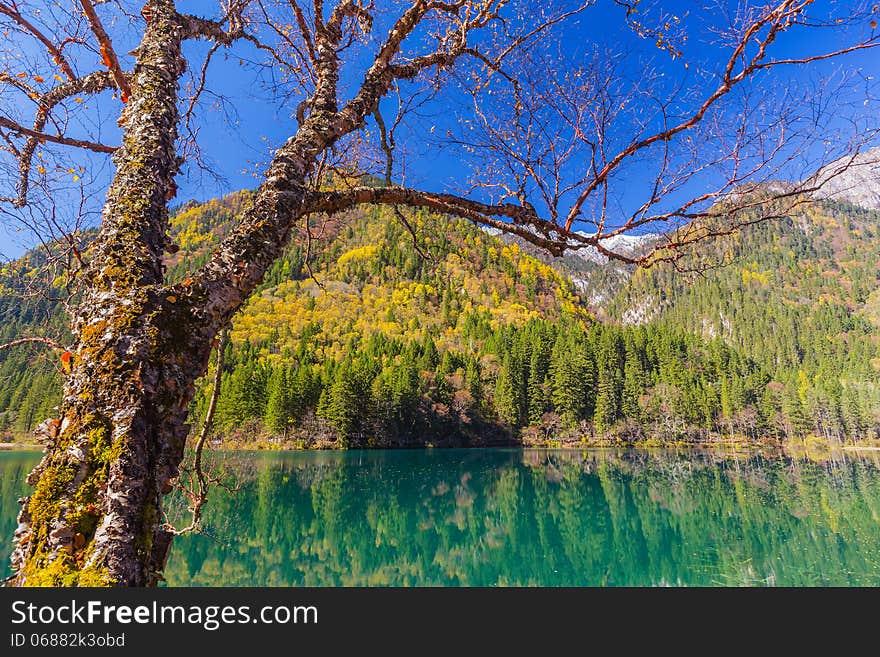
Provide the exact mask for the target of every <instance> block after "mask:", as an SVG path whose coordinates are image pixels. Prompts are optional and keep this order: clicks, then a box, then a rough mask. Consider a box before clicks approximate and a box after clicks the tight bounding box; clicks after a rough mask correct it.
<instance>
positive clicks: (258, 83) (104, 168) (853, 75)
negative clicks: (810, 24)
mask: <svg viewBox="0 0 880 657" xmlns="http://www.w3.org/2000/svg"><path fill="white" fill-rule="evenodd" d="M180 4H181V6H185V8H186V10H187V11H190V12H192V13H198V14H202V15H206V16H211V15H213V14H214V13H215V9H214V8H215V7H216V2H214V1H211V0H194V1H193V0H188V1H187V2H185V3H180ZM377 4H379V5H380V6H381V5H382V2H378V3H377ZM560 4H561V3H553V6H554V7H555V6H559V5H560ZM536 6H537V5H536ZM693 6H694V5H693V3H691V2H668V1H667V2H663V3H662V6H661V7H660V9H655V10H654V11H653V12H646V14H645V15H646V17H647V18H646V19H645V20H646V22H649V21H650V19H651V18H655V17H656V16H658V15H659V13H657V12H658V11H659V12H662V13H664V14H667V15H674V16H677V17H679V18H681V19H682V26H683V29H685V30H686V32H687V34H688V37H689V38H688V40H687V42H686V43H684V44H682V51H683V57H680V58H676V59H673V58H671V57H669V56H668V54H667V53H665V52H663V51H661V50H660V49H658V48H657V47H656V45H655V44H654V40H653V39H643V38H639V37H638V36H637V35H636V34H635V33H634V32H633V30H632V29H630V28H629V27H627V26H626V25H625V23H624V21H623V20H622V16H623V12H622V10H621V9H620V8H619V7H617V6H615V5H614V4H613V3H611V2H599V3H598V5H597V6H596V7H593V8H591V9H589V10H588V11H586V12H585V13H584V14H582V15H581V16H580V17H579V18H577V19H576V20H573V21H571V22H570V23H568V24H566V26H565V27H564V28H561V29H557V30H556V31H555V32H553V33H552V40H553V44H552V45H553V50H554V52H556V53H558V55H559V56H560V58H561V59H562V60H564V61H569V62H579V61H582V60H583V59H584V58H585V57H586V56H587V55H589V54H590V53H592V52H593V51H594V49H595V48H610V49H614V50H618V49H621V48H624V49H625V50H626V52H627V54H626V57H625V58H623V59H622V61H621V65H620V72H621V75H622V78H623V79H628V80H632V81H638V80H639V77H640V75H642V74H643V72H644V71H645V70H648V69H651V70H653V71H654V72H655V73H656V74H658V75H660V76H663V77H664V79H665V80H668V84H669V85H674V84H675V83H682V84H685V85H688V86H696V87H701V86H702V87H706V88H708V87H707V85H710V84H712V82H713V80H714V78H712V76H711V72H712V71H713V70H717V66H718V62H719V61H720V59H719V58H720V56H721V55H723V51H722V50H720V49H719V48H718V46H717V45H711V44H710V43H709V42H710V40H711V39H712V33H711V31H710V29H709V28H710V25H711V24H713V23H715V22H717V21H718V19H719V17H720V16H721V15H722V13H723V11H722V9H723V8H724V7H726V8H727V9H729V8H730V7H732V6H733V3H726V2H722V3H718V6H716V8H715V9H712V10H708V11H694V10H693ZM841 6H843V5H841V4H840V3H834V2H828V1H826V2H820V3H817V7H816V12H817V15H821V14H824V13H827V12H828V11H831V10H835V8H836V11H837V12H838V13H839V12H840V7H841ZM719 7H721V8H719ZM844 13H845V12H844ZM384 25H385V23H383V20H382V19H380V20H379V22H378V25H377V26H376V28H375V30H374V31H375V32H376V33H377V34H384V31H385V27H384ZM866 31H868V32H869V31H870V28H869V27H868V26H867V25H855V26H852V27H844V28H841V29H839V30H834V31H832V30H812V31H805V32H802V33H797V34H795V35H786V36H784V38H782V39H780V41H779V42H778V43H777V44H775V47H776V49H777V50H776V52H777V55H778V56H780V57H787V56H792V55H796V54H798V55H799V54H803V53H808V54H812V53H816V52H819V51H822V50H827V49H833V48H836V47H840V45H841V44H843V43H844V42H846V41H847V40H849V41H852V40H853V39H855V38H858V37H859V36H860V35H864V34H865V33H866ZM131 47H133V45H132V44H123V45H122V47H118V48H117V50H118V51H120V52H124V51H127V50H129V49H130V48H131ZM205 50H206V46H205V45H204V44H193V45H189V46H187V54H188V55H190V56H191V59H192V63H191V67H193V68H198V67H199V66H200V61H201V57H202V56H203V54H204V52H205ZM368 51H369V48H367V49H366V50H365V51H363V53H362V55H363V56H366V55H368V54H369V52H368ZM257 57H258V55H257V54H256V53H255V51H254V50H253V49H252V48H250V47H248V46H238V47H234V48H233V49H231V50H230V51H228V52H225V53H221V54H219V55H218V56H217V57H216V58H215V61H214V63H213V65H212V67H211V69H210V70H209V73H208V78H207V80H208V86H209V88H211V89H212V90H214V91H215V92H217V93H218V94H222V96H223V97H224V98H225V101H224V103H223V104H222V105H218V104H215V103H214V102H213V99H212V97H209V96H206V97H205V98H204V102H203V103H202V105H201V106H200V110H199V115H198V116H199V118H198V128H199V144H200V148H201V150H202V154H203V156H204V158H205V161H207V162H208V163H209V164H210V168H211V169H212V170H214V172H216V174H218V177H216V178H215V177H214V176H213V175H210V174H206V173H205V172H203V171H201V170H200V169H199V168H198V167H196V166H192V165H191V164H190V165H187V166H186V167H185V169H184V172H183V173H182V174H181V176H180V177H179V181H178V182H179V185H180V187H179V193H178V197H177V199H175V201H174V202H175V203H182V202H184V201H186V200H189V199H195V200H207V199H209V198H212V197H215V196H218V195H221V194H224V193H227V192H230V191H233V190H237V189H241V188H246V187H254V186H256V185H257V184H258V183H259V178H260V175H261V173H262V171H263V170H264V168H265V165H266V163H267V162H268V160H269V158H270V155H271V149H272V148H273V147H277V146H278V145H280V144H281V143H283V142H284V140H285V139H286V138H287V137H289V136H290V134H291V133H292V131H294V130H295V129H296V121H295V119H293V118H292V113H293V108H292V107H291V106H289V105H288V106H284V105H281V104H279V103H278V102H277V101H276V100H275V98H274V91H275V89H274V88H273V87H272V83H271V81H269V80H267V79H266V75H265V72H264V71H261V70H260V69H259V68H258V67H255V66H252V65H250V64H249V62H250V61H252V60H254V59H256V58H257ZM128 59H129V60H130V57H129V58H128ZM363 61H365V60H364V59H363V58H361V59H360V61H358V62H356V63H358V64H361V63H363ZM877 61H878V57H877V54H876V52H871V51H868V52H863V53H857V54H854V55H850V56H847V57H846V58H845V59H841V60H838V61H834V62H825V63H821V64H817V65H814V66H811V67H809V68H804V69H798V68H795V67H789V68H787V69H786V70H784V71H780V72H779V73H778V74H774V75H773V76H768V79H766V80H763V81H762V82H763V84H764V85H765V86H766V87H768V88H770V89H771V90H772V89H775V91H777V92H778V91H781V90H784V89H788V88H790V87H792V86H793V85H795V83H798V84H800V83H802V84H804V85H805V86H809V85H810V84H811V83H812V82H813V81H815V80H818V79H819V78H821V77H823V76H829V75H831V76H837V77H838V78H840V77H841V76H848V77H849V78H850V79H851V81H852V82H853V83H854V87H853V95H852V97H851V98H850V100H853V101H854V102H855V103H856V104H855V105H853V106H852V107H848V108H847V112H846V113H844V112H841V113H840V116H839V117H838V119H839V124H838V126H837V128H836V129H839V132H840V134H839V136H840V138H842V139H846V138H847V136H848V135H847V134H846V132H845V131H846V130H849V125H848V123H847V122H846V121H845V119H846V118H847V117H848V115H849V114H851V113H855V114H859V113H860V112H861V113H862V115H861V116H859V117H858V118H860V119H862V120H864V121H866V122H867V124H869V125H870V124H871V123H872V122H873V125H875V126H876V125H880V121H877V120H876V119H877V105H876V104H874V103H868V104H867V105H864V106H863V107H864V109H863V110H860V109H859V107H858V106H857V105H858V99H859V98H860V97H861V96H859V94H864V92H865V89H866V88H868V87H871V86H872V84H873V79H872V78H874V77H875V76H876V73H877V70H876V69H877ZM685 62H688V64H689V66H688V68H685V66H684V63H685ZM362 70H363V69H362V67H361V66H355V67H353V68H352V69H350V70H346V71H345V72H344V74H343V85H344V86H345V85H349V86H351V85H353V84H354V83H355V82H356V81H357V79H359V76H360V75H361V73H362ZM664 84H665V83H664ZM462 102H463V98H462V97H461V96H460V95H455V94H446V95H443V94H441V95H440V96H438V97H437V98H436V99H435V100H434V101H432V102H431V103H429V104H428V105H426V106H425V107H424V108H423V109H422V110H421V112H420V116H419V117H417V118H416V119H414V120H413V121H412V122H411V123H410V124H407V125H406V126H405V127H404V128H403V129H402V132H401V139H400V141H401V142H403V143H405V144H408V146H409V147H408V150H409V151H410V155H409V156H408V157H407V158H406V165H407V183H408V184H410V185H413V186H419V187H424V188H428V189H432V190H437V191H441V190H442V191H446V190H460V189H461V188H462V184H461V181H462V180H464V179H466V178H467V177H468V176H469V175H471V174H472V172H473V166H472V165H473V164H474V162H473V161H471V162H467V161H466V158H465V157H464V156H463V154H462V152H461V151H459V150H455V149H452V148H450V147H449V146H448V145H445V144H444V143H443V140H442V139H437V141H435V142H432V143H424V141H425V140H424V136H425V135H426V134H428V135H444V134H446V132H447V131H450V132H452V131H457V130H458V128H459V127H460V126H459V124H458V121H457V119H456V116H455V114H456V111H457V110H458V109H461V108H462V107H463V105H462ZM114 103H116V101H111V100H110V99H107V98H104V99H98V100H96V101H94V102H93V107H92V109H94V110H96V111H99V112H100V113H101V118H100V119H99V122H100V124H101V125H102V126H103V127H102V132H103V133H104V135H103V136H104V137H105V138H106V139H107V141H109V142H114V141H115V142H118V131H117V130H116V129H115V126H114V125H113V124H114V123H115V121H114V120H113V112H114V111H118V107H119V105H118V103H116V104H115V105H114ZM646 107H647V105H646ZM684 109H686V108H684ZM228 110H232V112H231V114H230V112H229V111H228ZM108 126H109V127H108ZM625 128H626V126H623V127H621V128H618V129H620V130H622V131H625ZM432 129H433V131H432ZM833 131H834V129H833V130H832V132H833ZM625 136H626V135H625V134H623V133H622V134H621V135H620V139H624V138H625ZM63 157H69V158H74V160H76V158H79V160H77V162H78V163H79V165H80V166H83V168H84V169H85V170H86V171H87V172H88V175H89V176H91V177H93V178H94V184H93V186H92V187H91V188H90V191H91V193H92V199H91V201H90V202H89V204H88V205H89V208H90V209H91V210H92V212H97V210H98V208H99V206H100V201H101V200H102V198H103V193H104V191H105V190H106V183H107V181H108V179H109V175H110V174H111V172H112V167H111V166H108V163H107V161H106V158H104V157H103V156H92V155H88V156H81V155H79V154H76V153H64V154H63ZM77 170H78V168H77ZM643 173H644V172H642V171H640V170H639V168H638V167H635V168H634V169H633V170H632V171H629V172H627V173H626V174H625V175H626V178H625V179H624V180H622V181H621V185H620V187H621V190H622V191H620V192H619V198H618V199H617V202H618V203H619V205H620V207H621V208H622V209H625V208H626V207H627V205H628V204H632V203H636V202H637V199H638V196H639V192H640V191H642V190H643V188H644V187H645V186H646V185H647V184H649V181H648V180H646V179H644V176H643ZM84 175H86V174H84ZM395 175H399V172H395ZM699 191H700V190H699V189H696V188H689V189H687V190H685V191H684V192H683V193H699ZM92 216H93V217H95V218H96V215H92ZM92 220H93V221H94V220H95V219H94V218H93V219H92ZM19 228H20V227H16V226H14V225H10V222H9V221H6V222H5V223H4V224H3V225H2V226H0V254H2V255H3V256H5V257H7V258H8V257H15V256H17V255H19V254H20V253H21V252H22V250H23V249H24V248H25V247H26V246H28V245H29V244H31V243H32V240H33V238H32V236H31V235H30V234H29V232H28V231H27V230H26V229H25V230H19Z"/></svg>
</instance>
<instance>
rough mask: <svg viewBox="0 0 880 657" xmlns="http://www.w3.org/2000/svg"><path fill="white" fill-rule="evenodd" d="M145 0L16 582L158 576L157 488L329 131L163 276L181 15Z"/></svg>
mask: <svg viewBox="0 0 880 657" xmlns="http://www.w3.org/2000/svg"><path fill="white" fill-rule="evenodd" d="M149 4H150V6H151V7H152V17H153V18H152V20H151V22H150V24H149V26H148V28H147V30H146V33H145V35H144V38H143V40H142V42H141V44H140V46H139V48H138V63H137V65H136V68H135V74H134V76H133V80H132V95H131V98H130V100H129V103H128V105H127V107H126V109H125V111H124V113H123V121H124V124H123V127H124V137H123V144H122V147H121V148H120V149H119V150H118V152H117V153H116V155H115V160H116V166H117V171H116V175H115V177H114V181H113V183H112V185H111V187H110V190H109V192H108V196H107V202H106V204H105V207H104V213H103V220H102V226H101V232H100V235H99V237H98V240H97V242H96V244H95V246H94V247H93V249H92V252H91V257H92V261H91V263H90V266H89V272H88V276H89V280H88V291H87V293H86V296H85V298H84V300H83V303H82V304H80V307H79V311H78V313H77V315H76V316H75V317H74V319H73V329H74V335H75V338H76V344H75V347H74V349H73V354H72V359H71V360H72V363H71V367H70V371H69V373H68V377H67V380H66V382H65V388H64V390H65V394H64V400H63V403H62V407H61V412H60V417H59V418H58V419H55V420H52V421H49V422H47V423H44V424H43V425H41V426H42V427H43V429H44V431H45V433H46V435H45V436H44V439H45V441H46V442H48V443H49V445H48V447H47V450H46V454H45V455H44V457H43V459H42V460H41V462H40V464H39V465H38V466H37V467H36V468H35V469H34V471H33V472H32V473H31V474H30V476H29V477H28V482H29V483H30V484H31V485H34V486H35V491H34V493H33V495H31V496H30V497H29V498H25V499H23V500H22V509H21V512H20V514H19V525H18V529H17V530H16V541H17V542H16V547H15V550H14V553H13V556H12V561H13V565H14V567H15V568H16V570H17V575H16V577H15V580H14V583H15V584H17V585H20V586H62V585H66V586H69V585H81V586H96V585H98V586H100V585H123V586H145V585H146V586H149V585H155V584H156V583H157V582H158V581H159V580H160V579H161V572H162V570H163V568H164V565H165V562H166V560H167V557H168V551H169V548H170V544H171V539H172V535H171V533H170V532H168V531H166V530H165V529H164V528H163V526H162V524H163V523H162V497H163V495H165V494H166V493H168V492H169V491H170V489H171V481H172V480H173V479H174V478H175V477H176V476H177V474H178V466H179V465H180V462H181V460H182V457H183V449H184V445H185V442H186V437H187V434H188V433H189V426H188V425H187V424H186V418H187V413H188V407H189V404H190V402H191V401H192V398H193V394H194V391H195V381H196V379H197V378H198V377H199V376H201V375H202V374H204V372H205V371H206V369H207V364H208V359H209V357H210V354H211V350H212V345H213V344H214V342H215V340H216V337H217V334H218V332H219V331H220V329H221V328H222V327H223V326H224V325H226V324H227V323H228V321H229V319H230V318H231V317H232V315H233V314H234V313H235V311H236V310H238V308H240V307H241V305H242V303H244V301H245V300H246V299H247V297H248V296H249V294H250V293H251V292H252V291H253V289H254V288H255V287H256V286H257V285H258V284H259V283H260V281H261V280H262V277H263V275H264V274H265V272H266V270H267V269H268V267H269V265H271V263H272V262H273V261H274V260H275V259H276V258H277V257H278V256H279V255H280V254H281V252H282V250H283V249H284V247H285V245H286V244H287V242H288V239H289V236H290V234H291V231H292V227H293V225H294V224H295V221H296V218H297V217H298V216H299V215H300V214H301V212H302V210H301V208H302V201H303V199H304V196H305V188H304V180H305V179H306V176H307V175H308V173H309V171H310V170H311V168H312V167H313V166H314V162H315V161H316V156H317V155H318V154H319V153H320V152H321V151H322V150H323V149H324V148H325V147H326V145H327V143H328V138H329V137H328V135H329V134H330V131H329V129H328V128H327V126H326V122H322V121H321V120H320V118H321V117H320V114H321V113H320V112H319V113H315V112H313V116H310V118H309V121H308V122H307V123H306V125H304V126H303V127H302V128H301V129H300V131H299V132H298V134H297V136H296V137H293V138H291V139H290V140H289V141H288V143H287V144H286V145H285V146H284V147H283V148H282V149H280V151H279V152H278V154H277V155H276V157H275V159H274V162H273V164H272V166H271V168H270V170H269V172H268V174H267V178H266V182H265V183H264V184H263V185H262V187H261V188H260V190H259V191H258V194H257V196H256V199H255V202H254V204H253V207H252V208H251V210H250V211H248V212H246V213H245V214H244V216H243V217H242V219H241V222H240V225H239V227H238V228H237V229H236V230H235V231H234V233H233V234H232V235H231V236H230V237H229V238H228V239H227V240H226V241H225V242H224V244H223V245H222V247H221V248H220V249H218V251H217V252H216V253H215V255H214V258H213V259H212V261H211V262H210V263H209V264H208V265H207V266H206V267H205V268H204V269H203V270H202V272H201V273H200V275H199V276H197V277H196V278H195V279H194V280H192V281H188V282H187V283H182V284H179V285H176V286H166V285H165V284H164V281H163V276H164V271H163V265H162V260H163V253H164V251H165V248H166V246H167V239H168V238H167V228H168V213H167V202H168V200H169V199H170V198H172V197H173V196H174V190H175V183H174V176H175V175H176V173H177V170H178V161H177V159H176V154H175V141H176V138H177V123H178V118H179V117H178V111H177V87H178V78H179V76H180V75H181V73H182V72H183V67H184V65H185V64H184V60H183V59H182V58H181V54H180V52H181V49H180V44H181V38H182V36H183V35H184V28H183V27H182V21H181V20H180V18H179V16H178V15H177V14H176V12H175V10H174V4H173V2H170V1H168V0H156V1H154V2H151V3H149ZM334 91H335V90H334Z"/></svg>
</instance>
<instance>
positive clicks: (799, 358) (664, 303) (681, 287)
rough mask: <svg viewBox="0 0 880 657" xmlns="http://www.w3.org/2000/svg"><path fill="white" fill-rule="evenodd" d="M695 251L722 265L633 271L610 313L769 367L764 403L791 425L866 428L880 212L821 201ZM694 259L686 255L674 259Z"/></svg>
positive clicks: (879, 375)
mask: <svg viewBox="0 0 880 657" xmlns="http://www.w3.org/2000/svg"><path fill="white" fill-rule="evenodd" d="M701 250H702V253H701V258H703V259H704V260H708V261H709V262H715V263H726V266H723V267H713V268H711V269H708V270H704V271H702V273H700V274H696V275H686V274H682V273H676V272H673V271H672V269H671V268H664V267H657V268H652V269H648V270H639V271H636V272H635V273H634V274H633V276H632V277H631V279H630V280H629V282H628V283H627V284H626V285H625V286H624V288H623V289H622V290H621V291H620V292H619V293H618V294H617V295H616V296H615V298H614V301H613V302H612V303H611V304H609V306H608V308H607V311H608V314H609V315H610V317H611V318H613V319H614V320H616V321H619V322H620V323H622V324H624V325H650V326H655V327H665V328H667V329H669V330H683V331H686V332H687V333H689V334H693V335H697V336H701V337H703V338H704V339H707V340H710V339H718V338H720V339H722V340H723V341H724V342H725V343H726V344H728V345H730V346H731V347H733V348H734V349H736V350H737V352H738V353H741V354H743V355H744V356H746V357H749V358H752V359H754V360H755V362H757V363H758V364H760V366H761V367H762V368H763V370H764V371H765V372H766V374H767V375H768V376H770V377H771V381H770V383H769V384H768V385H767V387H766V390H765V394H764V403H765V406H766V407H767V409H768V412H769V411H770V409H773V410H772V415H776V416H778V417H780V418H781V419H783V421H784V422H786V423H788V424H789V425H790V430H792V431H794V432H795V433H808V432H812V433H816V434H818V435H822V436H825V437H833V438H837V437H838V436H841V435H850V436H864V435H865V434H866V432H868V431H870V430H873V431H876V426H877V423H878V419H880V212H878V211H876V210H866V209H862V208H859V207H857V206H854V205H851V204H849V203H844V202H835V201H824V202H821V203H817V204H813V205H810V206H808V207H805V208H804V210H803V212H802V213H801V214H799V215H798V216H794V217H790V218H786V219H782V220H779V221H775V222H772V223H765V224H760V225H756V226H754V227H752V228H751V229H750V230H747V231H744V232H742V233H741V234H738V235H736V236H733V237H729V238H724V239H722V240H720V241H718V242H716V243H714V244H712V245H708V246H704V247H702V249H701ZM694 262H695V261H694V260H693V259H690V260H689V259H688V258H687V257H685V258H684V259H683V261H682V263H681V266H682V267H684V268H687V267H688V266H689V265H692V264H694ZM872 428H873V429H872Z"/></svg>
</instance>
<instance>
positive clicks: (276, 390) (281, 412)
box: [264, 364, 292, 435]
mask: <svg viewBox="0 0 880 657" xmlns="http://www.w3.org/2000/svg"><path fill="white" fill-rule="evenodd" d="M290 402H291V397H290V389H289V387H288V380H287V368H286V367H285V366H284V365H283V364H282V365H279V366H278V367H275V368H273V370H272V374H271V376H270V377H269V382H268V384H267V387H266V414H265V416H264V424H265V426H266V428H267V429H268V430H269V431H271V432H272V433H274V434H281V435H286V433H287V430H288V428H289V427H290V424H291V420H292V418H291V403H290Z"/></svg>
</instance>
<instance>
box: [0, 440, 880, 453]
mask: <svg viewBox="0 0 880 657" xmlns="http://www.w3.org/2000/svg"><path fill="white" fill-rule="evenodd" d="M493 448H494V449H548V450H560V451H575V450H583V449H591V450H592V449H639V450H651V449H695V450H697V449H703V450H704V449H720V450H744V451H750V452H754V451H764V452H771V453H772V452H779V453H785V452H788V453H809V452H835V451H848V452H880V442H878V441H876V440H870V441H869V440H866V441H865V444H859V443H857V442H843V443H832V442H831V441H827V440H824V439H820V438H808V439H803V440H800V441H797V442H783V441H779V440H775V439H764V440H752V439H745V438H742V439H740V438H733V439H722V440H698V441H694V440H674V441H662V440H638V441H621V440H597V439H591V440H578V441H572V440H566V441H562V440H545V441H510V442H505V443H491V444H476V445H462V444H433V443H423V444H410V445H383V446H377V445H356V446H350V447H340V446H339V445H337V444H336V443H335V442H332V441H309V442H308V443H306V444H304V443H303V442H302V441H295V442H294V441H281V440H279V441H273V440H262V441H257V442H242V441H236V440H231V441H222V440H214V441H211V443H210V445H209V449H216V450H222V451H230V452H304V451H316V452H318V451H328V452H330V451H338V452H346V451H356V450H366V451H387V450H398V449H405V450H410V449H413V450H418V449H461V450H470V449H493ZM43 451H44V448H43V446H42V445H40V444H37V443H24V442H22V443H19V442H9V441H7V442H0V452H41V453H42V452H43Z"/></svg>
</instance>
